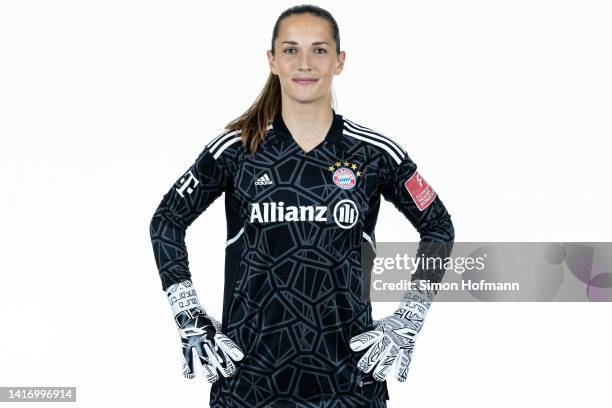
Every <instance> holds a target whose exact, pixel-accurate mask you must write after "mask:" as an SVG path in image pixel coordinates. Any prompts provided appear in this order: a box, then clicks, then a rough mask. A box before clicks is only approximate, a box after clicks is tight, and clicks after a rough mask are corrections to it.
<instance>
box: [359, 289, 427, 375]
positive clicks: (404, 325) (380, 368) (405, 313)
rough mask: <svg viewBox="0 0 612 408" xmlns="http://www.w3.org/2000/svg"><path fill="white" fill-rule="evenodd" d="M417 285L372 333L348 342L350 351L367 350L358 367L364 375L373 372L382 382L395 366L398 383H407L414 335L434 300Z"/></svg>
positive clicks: (368, 332) (380, 321) (377, 321)
mask: <svg viewBox="0 0 612 408" xmlns="http://www.w3.org/2000/svg"><path fill="white" fill-rule="evenodd" d="M418 286H419V284H418V281H414V282H413V289H412V290H410V291H408V292H406V293H405V294H404V296H403V298H402V302H401V303H400V305H399V307H398V309H397V310H396V311H395V312H394V313H393V314H392V315H391V316H388V317H385V318H383V319H380V320H375V321H374V327H375V328H374V329H373V330H370V331H367V332H365V333H362V334H359V335H357V336H355V337H353V338H351V342H350V346H351V349H352V350H353V351H362V350H365V349H366V348H368V347H369V350H368V351H367V352H366V353H365V354H364V355H363V356H362V357H361V359H360V360H359V362H358V363H357V365H358V367H359V369H360V370H361V371H363V372H365V373H369V372H370V371H372V369H373V368H374V367H376V368H374V373H373V377H374V379H375V380H377V381H385V379H386V378H387V375H388V374H389V371H391V370H392V367H393V364H394V363H395V364H396V366H395V372H396V375H397V379H398V381H400V382H404V381H406V377H407V376H408V366H409V365H410V360H411V358H412V350H413V348H414V342H415V339H416V336H417V334H418V333H419V331H420V330H421V327H422V326H423V321H424V320H425V315H426V314H427V311H428V310H429V307H430V305H431V302H432V300H433V293H431V292H429V291H426V290H420V289H419V288H418Z"/></svg>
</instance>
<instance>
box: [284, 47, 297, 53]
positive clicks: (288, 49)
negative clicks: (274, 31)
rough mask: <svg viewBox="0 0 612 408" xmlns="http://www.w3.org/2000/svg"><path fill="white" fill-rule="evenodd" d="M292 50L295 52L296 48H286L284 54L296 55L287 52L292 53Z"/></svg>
mask: <svg viewBox="0 0 612 408" xmlns="http://www.w3.org/2000/svg"><path fill="white" fill-rule="evenodd" d="M290 50H293V51H295V48H293V47H290V48H285V49H284V50H283V52H284V53H285V54H294V53H291V52H287V51H290Z"/></svg>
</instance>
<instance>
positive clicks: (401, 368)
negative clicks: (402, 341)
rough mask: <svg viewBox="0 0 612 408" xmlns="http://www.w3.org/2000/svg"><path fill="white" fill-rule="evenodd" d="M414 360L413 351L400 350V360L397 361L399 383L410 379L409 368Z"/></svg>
mask: <svg viewBox="0 0 612 408" xmlns="http://www.w3.org/2000/svg"><path fill="white" fill-rule="evenodd" d="M411 360H412V349H408V350H400V353H399V358H398V360H397V367H396V372H397V380H398V381H399V382H404V381H406V378H408V367H409V366H410V361H411Z"/></svg>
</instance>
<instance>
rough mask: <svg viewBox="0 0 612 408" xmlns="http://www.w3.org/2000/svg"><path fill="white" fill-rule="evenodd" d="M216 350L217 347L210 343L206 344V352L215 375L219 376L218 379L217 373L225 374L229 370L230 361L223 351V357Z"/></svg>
mask: <svg viewBox="0 0 612 408" xmlns="http://www.w3.org/2000/svg"><path fill="white" fill-rule="evenodd" d="M214 348H215V346H214V345H212V344H210V343H206V344H204V350H205V353H206V355H207V356H208V361H209V364H210V365H211V366H212V368H213V371H214V372H215V375H217V377H218V376H219V375H218V374H217V371H219V372H221V373H222V374H224V372H225V371H226V370H227V361H226V360H228V359H227V358H226V357H225V356H224V355H223V352H221V350H219V352H221V355H219V352H218V351H217V350H215V349H214Z"/></svg>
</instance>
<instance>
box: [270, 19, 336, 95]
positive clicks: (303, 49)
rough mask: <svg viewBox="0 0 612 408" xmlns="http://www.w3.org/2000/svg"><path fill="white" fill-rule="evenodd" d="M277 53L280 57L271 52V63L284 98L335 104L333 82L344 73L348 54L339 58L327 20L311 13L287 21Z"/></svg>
mask: <svg viewBox="0 0 612 408" xmlns="http://www.w3.org/2000/svg"><path fill="white" fill-rule="evenodd" d="M274 49H275V54H276V55H272V53H271V52H270V51H268V62H269V63H270V70H271V71H272V72H273V73H274V74H276V75H278V77H279V80H280V84H281V93H282V97H283V98H291V99H293V100H295V101H297V102H300V103H312V102H317V101H318V102H324V103H329V104H331V88H332V80H333V77H334V75H338V74H339V73H340V72H342V68H343V67H344V58H345V53H344V51H341V52H340V53H339V54H336V43H335V41H334V39H333V37H332V31H331V26H330V24H329V23H328V22H327V20H325V19H323V18H321V17H317V16H314V15H312V14H309V13H304V14H294V15H291V16H289V17H286V18H285V19H283V20H282V21H281V22H280V24H279V29H278V36H277V38H276V40H275V43H274Z"/></svg>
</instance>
